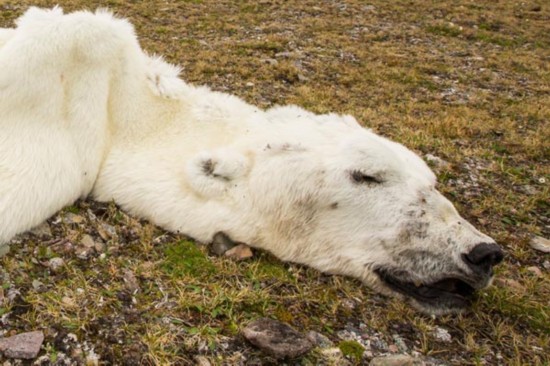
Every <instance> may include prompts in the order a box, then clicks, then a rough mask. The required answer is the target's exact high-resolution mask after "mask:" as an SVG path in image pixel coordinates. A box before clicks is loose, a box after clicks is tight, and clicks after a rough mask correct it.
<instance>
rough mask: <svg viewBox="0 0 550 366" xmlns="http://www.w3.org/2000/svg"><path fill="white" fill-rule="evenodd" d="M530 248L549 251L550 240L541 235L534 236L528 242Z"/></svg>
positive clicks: (544, 251)
mask: <svg viewBox="0 0 550 366" xmlns="http://www.w3.org/2000/svg"><path fill="white" fill-rule="evenodd" d="M529 244H530V245H531V248H533V249H536V250H538V251H539V252H543V253H550V240H548V239H546V238H543V237H542V236H535V237H533V239H531V242H530V243H529Z"/></svg>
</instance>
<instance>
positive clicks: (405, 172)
mask: <svg viewBox="0 0 550 366" xmlns="http://www.w3.org/2000/svg"><path fill="white" fill-rule="evenodd" d="M0 47H1V48H0V93H1V98H0V132H1V134H0V242H6V241H8V240H9V239H10V238H11V237H12V236H13V235H15V234H17V233H19V232H22V231H25V230H28V229H30V228H31V227H32V226H34V225H37V224H39V223H40V222H41V221H43V220H45V219H46V218H47V217H48V216H50V215H52V214H53V213H54V212H55V211H57V210H59V209H60V208H62V207H63V206H64V205H67V204H70V203H71V202H73V201H74V200H76V199H77V198H78V197H85V196H88V195H91V196H92V197H93V198H94V199H96V200H99V201H111V200H114V201H115V202H116V203H117V204H118V205H120V206H121V207H122V208H123V209H124V210H126V211H128V212H129V213H131V214H133V215H136V216H138V217H142V218H146V219H148V220H150V221H151V222H153V223H155V224H157V225H160V226H161V227H163V228H165V229H167V230H170V231H174V232H180V233H183V234H186V235H188V236H190V237H192V238H195V239H196V240H197V241H200V242H204V243H209V242H212V241H213V240H216V238H220V237H221V238H223V239H224V240H229V241H234V242H242V243H247V244H249V245H251V246H253V247H257V248H261V249H264V250H267V251H269V252H271V253H273V254H274V255H275V256H277V257H279V258H280V259H282V260H285V261H292V262H296V263H302V264H306V265H309V266H312V267H314V268H316V269H318V270H320V271H323V272H328V273H334V274H342V275H348V276H353V277H356V278H358V279H360V280H362V281H363V282H364V283H365V284H367V285H368V286H370V287H372V288H373V289H375V290H378V291H380V292H381V293H384V294H388V295H393V296H397V297H399V298H403V299H406V300H408V301H409V302H410V303H411V304H412V305H413V306H415V307H417V308H418V309H420V310H422V311H425V312H428V313H432V314H442V313H448V312H454V311H459V310H461V309H464V308H465V307H467V305H468V304H469V303H470V302H471V299H472V296H473V294H474V292H475V290H477V289H481V288H483V287H485V286H487V285H488V284H489V283H490V281H491V278H492V274H493V272H492V268H493V266H494V265H496V264H497V263H499V262H500V261H501V260H502V258H503V253H502V250H501V249H500V247H499V246H498V245H497V244H495V242H494V240H493V239H491V238H490V237H489V236H487V235H485V234H482V233H481V232H479V231H477V230H476V229H475V228H474V227H473V226H472V225H471V224H469V223H468V222H467V221H466V220H464V219H463V218H462V217H460V215H459V214H458V213H457V211H456V210H455V208H454V207H453V205H452V204H451V203H450V202H449V201H448V200H447V199H446V198H445V197H444V196H443V195H441V194H440V193H439V192H438V191H437V190H436V189H435V183H436V179H435V176H434V174H433V173H432V172H431V171H430V169H429V168H428V167H427V166H426V164H425V163H424V162H423V161H422V159H420V158H419V157H418V156H417V155H416V154H414V153H413V152H411V151H410V150H408V149H407V148H405V147H404V146H402V145H400V144H398V143H395V142H392V141H390V140H388V139H385V138H383V137H381V136H378V135H376V134H374V133H373V132H371V131H370V130H368V129H365V128H363V127H361V126H360V125H359V124H358V123H357V121H356V120H355V119H354V118H353V117H351V116H342V115H336V114H326V115H315V114H313V113H310V112H308V111H306V110H304V109H302V108H299V107H297V106H284V107H275V108H271V109H268V110H261V109H259V108H256V107H254V106H252V105H249V104H247V103H245V102H243V101H242V100H240V99H238V98H236V97H234V96H231V95H227V94H222V93H217V92H214V91H211V90H210V89H208V88H205V87H195V86H191V85H188V84H186V83H185V82H183V81H182V80H180V79H179V78H178V73H179V70H178V68H176V67H174V66H172V65H169V64H167V63H165V62H164V61H162V60H161V59H160V58H155V57H150V56H148V55H147V54H146V53H144V52H143V51H142V50H141V48H140V46H139V43H138V41H137V39H136V36H135V34H134V30H133V28H132V26H131V25H130V24H129V23H128V22H127V21H125V20H121V19H116V18H114V17H113V16H112V15H110V14H109V13H107V12H104V11H98V12H96V13H89V12H76V13H72V14H68V15H64V14H63V13H62V11H61V9H59V8H54V9H51V10H40V9H36V8H32V9H30V10H29V11H27V13H25V14H24V15H23V16H22V17H21V18H20V19H19V20H18V21H17V28H15V29H9V30H2V31H1V32H0Z"/></svg>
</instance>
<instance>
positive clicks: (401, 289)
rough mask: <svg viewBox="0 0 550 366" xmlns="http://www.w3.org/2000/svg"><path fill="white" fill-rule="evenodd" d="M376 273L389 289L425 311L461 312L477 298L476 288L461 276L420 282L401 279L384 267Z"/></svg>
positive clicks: (439, 312)
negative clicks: (460, 277)
mask: <svg viewBox="0 0 550 366" xmlns="http://www.w3.org/2000/svg"><path fill="white" fill-rule="evenodd" d="M375 273H376V274H377V275H378V277H379V279H380V280H381V281H382V283H383V284H384V285H385V286H386V287H387V288H388V289H390V290H391V291H392V292H395V293H398V294H400V295H402V296H404V297H405V298H407V299H408V300H410V302H411V303H412V305H413V306H414V307H415V308H417V309H418V310H420V311H422V312H424V313H428V314H433V315H442V314H449V313H460V312H463V311H464V310H466V309H468V308H469V307H470V306H471V305H472V303H473V302H474V300H475V299H476V289H475V288H474V287H473V286H471V285H470V284H468V283H467V282H465V281H463V280H462V279H459V278H453V277H446V278H443V279H440V280H437V281H434V282H430V283H420V284H418V283H414V282H411V281H407V280H403V279H400V278H398V277H396V276H393V275H392V274H391V273H390V272H389V271H385V270H383V269H378V270H376V271H375Z"/></svg>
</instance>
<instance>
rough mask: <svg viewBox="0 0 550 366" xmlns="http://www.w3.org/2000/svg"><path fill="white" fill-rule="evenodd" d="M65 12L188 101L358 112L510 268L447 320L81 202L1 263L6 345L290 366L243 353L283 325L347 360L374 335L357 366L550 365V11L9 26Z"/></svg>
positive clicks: (175, 7)
mask: <svg viewBox="0 0 550 366" xmlns="http://www.w3.org/2000/svg"><path fill="white" fill-rule="evenodd" d="M55 3H59V4H60V5H61V6H63V7H64V8H65V10H66V11H70V10H76V9H82V8H88V9H95V8H96V7H98V6H103V7H105V6H108V7H109V8H111V9H112V10H113V11H114V12H115V13H117V14H119V15H120V16H123V17H128V18H129V19H130V20H131V21H132V23H133V24H135V26H136V29H137V33H138V35H139V36H140V39H141V42H142V45H143V47H144V48H145V49H146V50H147V51H148V52H151V53H157V54H162V55H164V56H165V57H166V59H168V60H169V61H171V62H173V63H177V64H180V65H182V66H183V68H184V70H183V73H182V77H183V78H184V79H185V80H187V81H189V82H192V83H196V84H207V85H209V86H211V87H212V88H214V89H216V90H220V91H225V92H230V93H233V94H236V95H239V96H241V97H242V98H244V99H245V100H247V101H248V102H251V103H254V104H256V105H259V106H262V107H269V106H272V105H275V104H288V103H294V104H298V105H301V106H304V107H307V108H309V109H311V110H313V111H315V112H319V113H322V112H328V111H336V112H341V113H349V114H352V115H354V116H356V117H357V118H358V120H360V121H362V123H364V124H365V125H366V126H369V127H370V128H373V129H374V130H375V131H378V132H379V133H381V134H383V135H385V136H388V137H391V138H392V139H395V140H397V141H400V142H402V143H404V144H405V145H407V146H408V147H410V148H412V149H414V150H416V151H417V152H418V153H419V154H421V155H424V154H427V153H430V154H433V155H435V156H437V157H440V158H442V159H444V160H445V161H446V162H448V164H447V165H443V166H441V167H436V171H437V173H438V175H439V178H440V182H441V183H440V189H441V190H442V191H443V192H445V194H446V195H448V196H449V197H450V198H451V199H452V201H453V202H454V203H455V204H456V205H457V206H458V207H459V210H460V211H461V212H462V213H463V214H464V215H465V217H467V218H468V219H469V220H471V221H472V223H474V224H475V225H476V226H478V227H479V228H480V229H482V230H483V231H485V232H487V233H489V234H490V235H491V236H493V237H494V238H495V239H497V241H498V242H500V243H501V244H502V245H503V246H504V247H505V248H506V250H507V252H508V256H507V259H506V261H505V263H504V264H503V265H501V266H500V267H499V268H498V273H497V275H498V280H497V281H496V283H495V286H493V287H492V288H490V289H489V290H487V291H485V292H484V293H483V294H482V295H481V296H480V299H479V301H478V302H477V303H476V304H475V306H474V308H473V310H472V312H471V313H468V314H463V315H459V316H447V317H442V318H438V319H432V318H429V317H425V316H422V315H420V314H418V313H417V312H415V311H413V310H412V309H411V308H410V307H408V306H407V305H405V304H402V303H400V302H398V301H395V300H392V299H387V298H382V297H380V296H378V295H376V294H374V293H372V292H371V291H369V290H368V289H366V288H364V287H362V286H361V285H360V284H359V283H358V282H356V281H354V280H352V279H348V278H342V277H336V276H325V275H322V274H319V273H318V272H316V271H314V270H311V269H307V268H304V267H300V266H296V265H292V264H284V263H281V262H279V261H277V260H276V259H274V258H272V257H271V256H269V255H268V254H266V253H258V252H256V255H255V257H254V258H252V259H251V260H247V261H243V262H235V261H233V260H230V259H225V258H217V257H212V256H209V255H208V253H207V251H206V250H205V248H203V247H200V246H196V245H195V244H194V243H192V242H189V241H187V240H185V238H182V237H177V236H174V235H172V234H168V233H166V232H163V231H162V230H160V229H158V228H156V227H153V226H152V225H150V224H149V223H147V222H143V221H138V220H136V219H134V218H131V217H128V216H127V215H126V214H124V213H123V212H121V211H120V210H118V209H117V207H116V206H114V205H99V204H96V203H93V202H79V203H77V204H76V205H75V206H74V207H69V208H67V209H66V210H65V211H64V212H62V213H60V214H59V215H58V216H56V217H53V218H52V219H50V220H49V224H48V226H47V227H44V228H43V232H41V233H37V234H36V235H35V234H25V235H23V236H21V238H19V239H16V240H15V241H14V242H13V243H12V245H11V252H10V253H9V254H8V255H7V256H4V257H2V258H1V259H0V265H1V267H2V268H1V269H0V279H1V280H2V287H1V288H0V332H1V333H2V334H3V335H4V336H7V335H11V334H16V333H20V332H24V331H31V330H43V331H44V333H45V336H46V338H45V342H44V346H43V351H42V353H41V356H42V358H41V359H42V361H41V362H43V364H47V363H48V362H51V363H53V364H56V363H57V364H64V363H62V362H65V361H66V360H72V361H74V362H80V363H83V362H85V360H86V358H87V357H88V356H89V354H90V353H91V350H92V349H93V352H94V353H95V354H97V355H98V356H99V358H100V363H104V364H122V363H126V364H132V365H134V364H138V363H143V364H169V363H171V364H193V363H194V362H196V360H197V359H196V357H197V356H202V357H206V358H207V359H208V360H209V361H210V362H211V363H212V364H227V365H232V364H241V363H244V364H251V365H252V364H270V363H272V364H275V363H276V362H275V360H272V359H269V358H266V357H265V356H264V355H262V354H261V353H260V352H259V351H258V350H256V349H254V348H253V347H252V346H250V345H249V344H247V343H246V342H245V341H244V340H243V339H242V337H241V336H240V335H239V330H240V329H241V328H242V327H243V325H245V324H246V323H247V322H249V321H250V320H253V319H256V318H259V317H262V316H266V317H271V318H276V319H279V320H281V321H283V322H286V323H289V324H291V325H293V326H294V327H295V328H297V329H302V330H315V331H317V332H319V333H322V334H323V335H325V336H327V337H328V338H329V339H330V340H331V341H332V342H333V343H334V344H335V347H337V345H338V344H345V345H346V347H348V346H349V344H348V343H349V341H354V340H356V339H355V338H354V337H355V336H358V337H359V338H358V339H359V340H360V342H359V343H361V342H362V343H363V344H364V345H365V346H366V352H365V353H364V354H363V355H362V357H357V352H355V351H354V352H355V353H349V354H348V353H345V354H346V355H347V359H348V360H349V362H351V363H363V364H367V363H368V362H369V360H370V359H371V358H372V357H373V356H376V355H378V354H384V353H409V354H414V353H415V352H418V353H420V354H423V355H426V356H431V357H434V358H437V359H439V360H442V361H445V362H446V363H448V364H453V365H467V364H472V365H484V364H489V365H499V364H501V365H526V364H530V365H545V364H548V363H549V362H550V359H549V356H548V355H549V354H550V345H549V334H550V326H549V324H550V312H549V305H550V303H549V299H550V281H549V279H550V275H549V271H550V257H548V255H547V254H542V253H540V252H537V251H535V250H534V249H532V248H531V247H530V246H529V244H528V243H529V240H530V238H531V237H532V236H533V235H539V236H543V237H546V238H548V237H549V236H550V219H549V216H550V215H549V212H550V206H549V202H550V194H549V181H550V163H549V160H550V142H549V141H550V123H549V119H550V72H549V65H550V53H549V50H550V6H549V5H548V4H546V3H544V2H542V1H540V2H537V1H526V2H509V1H494V2H470V1H454V2H427V1H424V2H411V1H381V0H375V1H371V2H364V1H359V0H345V1H344V0H342V1H300V2H286V1H268V0H266V1H263V0H262V1H239V2H232V1H213V0H212V1H209V0H204V1H201V0H186V1H182V0H180V1H175V0H174V1H172V0H170V1H147V2H138V1H122V0H110V1H108V2H99V1H79V0H67V1H61V0H60V1H56V2H53V1H45V0H36V1H32V2H31V1H12V0H8V1H0V15H1V16H0V26H4V27H7V26H13V20H14V19H15V18H16V17H17V16H19V15H20V14H22V12H23V11H24V10H25V9H26V8H27V7H28V6H29V5H31V4H32V5H39V6H52V5H54V4H55ZM343 240H344V238H343ZM53 258H61V259H62V263H61V265H60V266H58V267H55V269H54V266H52V259H53ZM55 261H57V264H60V262H59V260H54V262H55ZM438 329H443V330H446V331H447V332H448V334H449V335H450V338H448V337H443V338H441V337H438ZM342 342H344V343H342ZM346 342H348V343H346ZM350 347H351V348H350V349H352V350H356V349H357V347H355V346H350ZM354 347H355V348H354ZM348 348H349V347H348ZM348 348H346V349H348ZM343 351H344V349H343ZM346 352H347V351H346ZM350 352H351V351H350ZM323 357H324V355H323V354H322V353H321V352H320V351H314V352H311V353H310V354H308V355H307V356H306V357H304V358H302V359H300V360H298V361H292V362H289V363H292V364H294V363H296V364H306V365H308V364H311V365H313V364H318V363H320V362H328V361H323V360H324V358H323Z"/></svg>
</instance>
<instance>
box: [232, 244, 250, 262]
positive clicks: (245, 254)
mask: <svg viewBox="0 0 550 366" xmlns="http://www.w3.org/2000/svg"><path fill="white" fill-rule="evenodd" d="M253 255H254V253H252V250H251V249H250V247H249V246H248V245H246V244H239V245H237V246H236V247H233V248H231V249H229V250H228V251H227V252H225V256H226V257H229V258H233V259H236V260H243V259H247V258H250V257H252V256H253Z"/></svg>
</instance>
